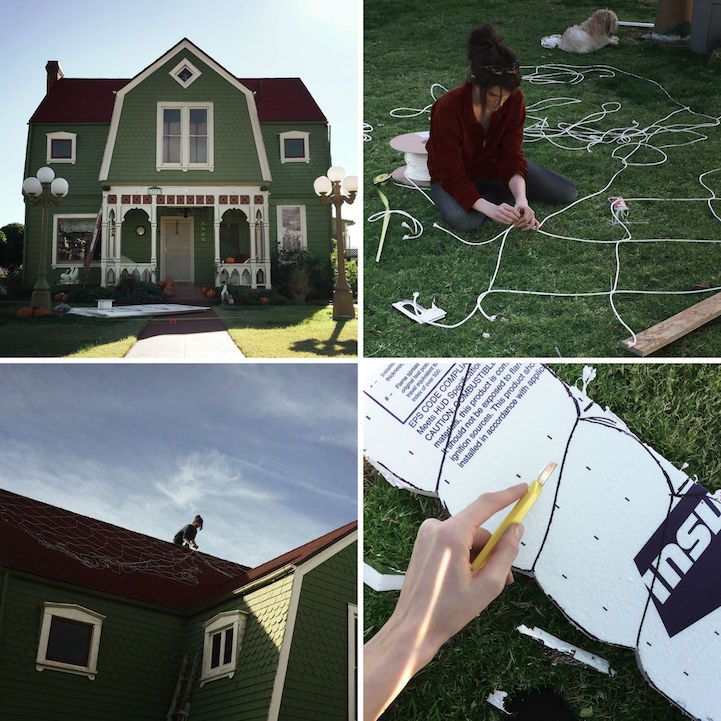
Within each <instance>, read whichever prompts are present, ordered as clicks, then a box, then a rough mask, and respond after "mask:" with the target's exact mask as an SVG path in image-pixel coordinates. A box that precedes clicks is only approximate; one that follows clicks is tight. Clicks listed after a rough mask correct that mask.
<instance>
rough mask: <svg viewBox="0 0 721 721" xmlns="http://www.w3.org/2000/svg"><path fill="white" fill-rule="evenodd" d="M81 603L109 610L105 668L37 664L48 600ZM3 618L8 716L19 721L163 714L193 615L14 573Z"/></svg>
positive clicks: (120, 720) (121, 719) (137, 718)
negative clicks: (90, 670) (88, 672)
mask: <svg viewBox="0 0 721 721" xmlns="http://www.w3.org/2000/svg"><path fill="white" fill-rule="evenodd" d="M46 601H47V602H53V603H74V604H77V605H79V606H83V607H85V608H89V609H90V610H93V611H96V612H98V613H101V614H103V615H105V616H106V618H105V620H104V621H103V626H102V631H101V637H100V650H99V654H98V674H97V676H96V678H95V680H94V681H90V680H89V679H88V678H87V677H85V676H78V675H74V674H68V673H63V672H61V671H53V670H49V669H45V670H43V671H37V670H36V669H35V660H36V657H37V650H38V640H39V636H40V623H41V613H42V604H43V603H44V602H46ZM3 616H4V617H3V619H1V621H2V639H1V640H2V646H1V647H0V651H1V652H0V679H2V687H3V688H2V709H3V710H2V716H3V718H7V719H12V721H38V719H42V721H98V719H102V720H103V721H127V720H128V719H129V718H132V719H133V721H158V719H164V718H165V714H166V713H167V711H168V705H169V701H170V698H171V697H172V693H173V689H174V687H175V682H176V680H177V674H178V670H179V666H180V653H181V648H182V637H183V631H184V628H185V623H186V621H185V619H182V618H179V617H177V616H174V615H172V614H170V613H164V612H162V611H153V610H151V609H146V608H142V607H138V606H133V605H130V604H128V603H126V602H121V601H115V600H111V599H108V598H103V597H100V596H95V595H93V594H92V593H90V592H85V591H82V590H77V591H71V590H68V589H65V588H62V589H61V588H58V587H54V586H52V585H50V584H48V583H46V582H44V581H41V580H38V581H33V580H29V579H27V578H20V577H17V576H13V575H12V574H11V582H10V586H9V589H8V593H7V597H6V603H5V608H4V613H3Z"/></svg>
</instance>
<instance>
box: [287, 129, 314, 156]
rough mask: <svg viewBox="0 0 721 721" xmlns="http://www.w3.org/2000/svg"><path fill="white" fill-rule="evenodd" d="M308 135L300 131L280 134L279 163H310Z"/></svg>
mask: <svg viewBox="0 0 721 721" xmlns="http://www.w3.org/2000/svg"><path fill="white" fill-rule="evenodd" d="M309 136H310V133H304V132H302V131H301V130H290V131H288V132H287V133H281V134H280V162H281V163H310V148H309V147H308V138H309Z"/></svg>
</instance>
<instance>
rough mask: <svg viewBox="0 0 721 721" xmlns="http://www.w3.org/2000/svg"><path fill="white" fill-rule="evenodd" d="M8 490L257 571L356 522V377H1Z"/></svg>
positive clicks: (304, 372)
mask: <svg viewBox="0 0 721 721" xmlns="http://www.w3.org/2000/svg"><path fill="white" fill-rule="evenodd" d="M0 398H2V416H1V420H0V429H1V431H2V434H1V436H0V437H2V443H0V488H4V489H7V490H10V491H13V492H15V493H20V494H23V495H25V496H29V497H31V498H35V499H38V500H41V501H45V502H46V503H51V504H53V505H56V506H60V507H62V508H66V509H69V510H71V511H75V512H76V513H82V514H84V515H87V516H91V517H93V518H99V519H102V520H105V521H108V522H110V523H114V524H116V525H119V526H123V527H125V528H130V529H132V530H135V531H140V532H141V533H146V534H148V535H150V536H154V537H156V538H164V539H167V540H171V539H172V537H173V535H174V533H175V532H176V531H177V530H178V529H179V528H181V527H182V526H183V525H185V524H186V523H190V521H192V519H193V516H194V515H195V514H196V513H200V514H201V515H202V516H203V518H204V520H205V526H204V528H203V530H202V531H201V532H200V533H199V534H198V537H197V542H198V545H199V546H200V550H201V551H205V552H207V553H211V554H213V555H217V556H220V557H221V558H226V559H229V560H232V561H236V562H238V563H244V564H247V565H250V566H254V565H257V564H259V563H262V562H264V561H267V560H269V559H271V558H274V557H275V556H277V555H279V554H281V553H284V552H285V551H288V550H290V549H291V548H295V547H296V546H299V545H301V544H302V543H305V542H306V541H309V540H311V539H313V538H316V537H318V536H320V535H322V534H323V533H326V532H328V531H331V530H333V529H335V528H338V527H339V526H341V525H343V524H345V523H348V522H349V521H351V520H355V519H356V518H357V502H356V487H357V484H356V477H357V454H356V366H355V364H327V363H323V364H307V363H306V364H253V365H250V364H235V365H217V364H162V365H161V364H142V365H141V364H132V365H118V364H107V363H102V364H98V363H93V364H2V366H1V367H0Z"/></svg>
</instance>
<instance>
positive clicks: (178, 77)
mask: <svg viewBox="0 0 721 721" xmlns="http://www.w3.org/2000/svg"><path fill="white" fill-rule="evenodd" d="M46 71H47V93H46V95H45V98H44V99H43V100H42V102H41V103H40V105H39V106H38V108H37V110H36V111H35V113H34V114H33V116H32V117H31V118H30V122H29V132H28V144H27V155H26V163H25V177H30V176H33V175H35V173H36V172H37V170H38V168H40V167H42V166H49V167H50V168H52V169H53V170H54V171H55V174H56V176H59V177H64V178H65V179H66V180H67V181H68V182H69V184H70V192H69V194H68V195H67V197H66V198H65V199H64V200H63V202H62V203H61V204H60V205H59V206H57V207H54V206H51V211H50V219H49V227H50V229H49V232H50V233H51V242H50V243H49V244H48V245H49V248H48V253H47V264H48V268H49V269H50V272H49V274H48V279H49V280H50V281H51V282H53V281H54V282H58V281H59V280H60V275H61V273H62V272H65V271H68V270H69V269H70V270H71V271H72V270H73V269H75V268H79V267H82V266H83V264H84V262H85V260H86V256H89V254H90V251H91V248H92V259H90V258H89V257H88V258H87V259H88V260H89V261H90V270H89V273H90V275H89V276H88V282H90V283H94V284H96V285H102V286H109V285H115V284H116V283H118V282H119V281H120V279H121V278H123V277H127V276H131V277H134V278H135V279H136V280H144V281H149V282H155V281H158V280H160V279H162V278H165V277H168V276H170V277H172V278H173V279H174V280H175V281H178V282H186V283H194V284H196V285H220V284H222V283H223V282H229V283H230V284H238V285H245V286H249V287H252V288H258V287H270V285H271V277H270V275H271V263H270V257H271V249H272V248H275V247H280V248H283V249H285V250H289V251H291V250H300V249H303V250H307V251H308V252H309V253H310V254H311V255H315V256H317V257H318V258H329V256H330V252H331V215H330V206H322V205H321V204H320V203H319V202H318V198H317V197H316V195H315V194H314V191H313V180H314V179H315V178H316V177H318V176H320V175H323V174H324V173H325V172H326V170H327V168H328V167H329V165H330V164H331V163H330V142H329V132H330V131H329V126H328V121H327V120H326V118H325V116H324V115H323V112H322V111H321V110H320V108H319V107H318V105H317V104H316V102H315V101H314V100H313V98H312V96H311V95H310V93H309V92H308V89H307V88H306V87H305V85H304V84H303V82H302V81H301V80H300V79H299V78H254V79H250V78H238V77H236V76H235V75H233V74H232V73H230V72H229V71H228V70H226V69H225V68H223V67H222V66H221V65H219V64H218V63H217V62H216V61H215V60H213V59H212V58H211V57H209V56H208V55H206V54H205V53H204V52H203V51H202V50H200V49H199V48H198V47H196V46H195V45H193V43H191V42H190V41H189V40H187V39H183V40H181V41H180V42H179V43H178V44H177V45H175V47H173V48H171V49H170V50H169V51H168V52H166V53H165V54H164V55H163V56H162V57H160V58H158V60H156V61H155V62H154V63H152V64H151V65H149V66H148V67H147V68H145V69H144V70H142V71H140V72H139V73H138V74H137V75H136V76H135V77H133V78H132V79H130V80H127V79H95V78H66V77H64V76H63V71H62V69H61V67H60V64H59V63H58V62H57V61H50V62H48V63H47V66H46ZM25 222H26V234H25V238H26V244H25V257H24V263H23V267H24V272H25V277H24V281H25V283H26V284H27V285H32V284H33V283H34V282H35V280H36V273H37V268H38V261H39V253H40V234H41V209H40V207H39V206H32V205H30V204H29V203H26V220H25ZM96 228H97V231H96ZM94 234H96V237H99V238H100V242H97V240H96V242H95V244H92V239H93V237H94Z"/></svg>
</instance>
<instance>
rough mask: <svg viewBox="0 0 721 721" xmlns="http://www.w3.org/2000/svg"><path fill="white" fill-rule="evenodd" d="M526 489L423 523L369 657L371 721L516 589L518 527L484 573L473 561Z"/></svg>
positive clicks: (367, 648)
mask: <svg viewBox="0 0 721 721" xmlns="http://www.w3.org/2000/svg"><path fill="white" fill-rule="evenodd" d="M527 489H528V486H527V485H526V484H525V483H521V484H519V485H517V486H512V487H511V488H506V489H505V490H503V491H498V492H497V493H485V494H483V495H482V496H479V498H477V499H476V500H475V501H473V503H471V504H470V505H469V506H468V507H467V508H465V509H464V510H462V511H461V512H460V513H458V514H456V515H455V516H453V517H452V518H449V519H448V520H446V521H438V520H435V519H429V520H427V521H424V523H423V524H422V525H421V527H420V529H419V531H418V535H417V536H416V542H415V545H414V547H413V554H412V556H411V561H410V564H409V565H408V571H407V572H406V577H405V581H404V583H403V590H402V591H401V595H400V598H399V600H398V604H397V605H396V608H395V610H394V611H393V615H392V616H391V618H390V619H389V620H388V622H387V623H386V624H385V626H383V628H382V629H381V630H380V631H379V632H378V633H377V634H376V635H375V636H374V637H373V638H372V639H371V640H370V641H369V642H368V643H367V644H366V646H365V651H364V660H365V673H364V691H365V718H366V720H367V721H368V720H370V719H377V718H378V716H380V714H381V713H382V712H383V711H384V710H385V708H386V707H387V706H388V704H389V703H390V702H391V701H392V700H393V699H394V698H395V697H396V696H397V695H398V693H400V691H401V690H402V689H403V687H404V686H405V685H406V683H408V681H409V679H410V678H411V677H412V676H413V675H414V674H415V673H417V672H418V671H419V670H420V669H421V668H423V667H424V666H425V665H426V664H427V663H429V662H430V661H431V659H432V658H433V656H435V654H436V653H437V651H438V649H439V648H440V647H441V646H442V645H443V643H445V642H446V641H447V640H448V639H449V638H451V637H452V636H453V635H455V634H456V633H458V631H460V630H461V629H462V628H463V627H464V626H465V625H466V624H467V623H468V622H469V621H471V620H473V618H475V617H476V616H477V615H478V614H479V613H481V611H483V610H484V609H485V608H486V607H487V606H488V604H490V603H491V601H493V600H494V599H495V598H496V596H498V595H499V594H500V593H501V591H502V590H503V588H504V586H505V585H506V584H508V583H513V576H512V575H511V564H512V563H513V559H514V558H515V557H516V555H517V554H518V545H519V543H520V540H521V537H522V535H523V527H522V526H521V525H519V524H512V525H511V526H510V527H509V528H508V529H506V532H505V533H504V534H503V536H502V537H501V539H500V540H499V542H498V544H497V545H496V547H495V548H494V549H493V553H491V555H490V557H489V558H488V561H487V562H486V564H485V565H484V566H483V568H481V569H480V570H479V571H473V570H472V568H471V562H472V559H474V558H475V557H476V555H478V552H479V551H480V549H481V548H483V546H484V545H485V543H486V542H487V541H488V539H489V537H490V533H488V531H486V530H484V529H483V528H479V526H480V525H481V524H482V523H484V522H485V521H487V520H488V519H489V518H490V517H491V516H492V515H493V514H494V513H496V512H497V511H500V510H501V509H502V508H505V507H506V506H508V505H509V504H511V503H513V502H515V501H517V500H518V499H519V498H521V497H522V496H523V494H524V493H525V492H526V490H527Z"/></svg>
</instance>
